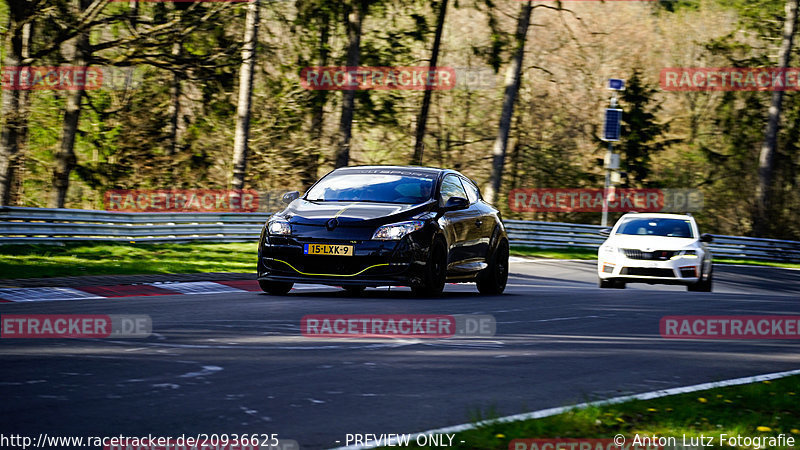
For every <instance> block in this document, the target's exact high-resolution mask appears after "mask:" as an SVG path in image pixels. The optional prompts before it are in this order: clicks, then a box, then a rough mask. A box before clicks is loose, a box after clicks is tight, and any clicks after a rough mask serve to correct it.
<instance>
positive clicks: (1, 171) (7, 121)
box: [0, 0, 39, 205]
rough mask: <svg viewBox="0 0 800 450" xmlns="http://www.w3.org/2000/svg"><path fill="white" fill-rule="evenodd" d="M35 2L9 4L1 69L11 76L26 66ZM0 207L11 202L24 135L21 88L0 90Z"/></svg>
mask: <svg viewBox="0 0 800 450" xmlns="http://www.w3.org/2000/svg"><path fill="white" fill-rule="evenodd" d="M38 3H39V2H38V1H31V0H19V1H13V2H10V3H9V20H8V32H7V35H6V42H5V48H6V56H5V61H3V66H5V67H15V68H16V69H14V71H15V74H14V75H15V76H17V77H18V76H19V74H21V73H23V72H24V71H25V70H26V69H25V68H26V67H28V66H29V63H27V62H26V61H25V60H26V59H27V58H28V57H30V46H31V43H32V36H33V24H32V22H31V17H32V15H33V14H34V13H35V11H36V8H37V5H38ZM0 96H2V100H0V205H7V204H9V203H10V202H11V201H12V200H13V198H12V197H13V191H14V185H15V184H16V183H18V182H19V180H17V179H16V178H17V176H16V175H15V174H17V167H18V164H19V159H20V156H21V154H22V148H23V147H24V145H25V141H26V138H27V134H28V112H29V108H30V102H29V99H30V95H29V92H28V91H27V90H23V89H13V88H12V89H8V90H6V89H4V90H2V91H1V92H0Z"/></svg>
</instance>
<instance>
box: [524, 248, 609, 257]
mask: <svg viewBox="0 0 800 450" xmlns="http://www.w3.org/2000/svg"><path fill="white" fill-rule="evenodd" d="M510 253H511V255H513V256H530V257H533V258H548V259H597V250H592V249H586V248H572V247H570V248H538V247H517V246H514V247H511V250H510Z"/></svg>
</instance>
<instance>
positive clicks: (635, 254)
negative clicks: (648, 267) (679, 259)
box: [622, 248, 678, 261]
mask: <svg viewBox="0 0 800 450" xmlns="http://www.w3.org/2000/svg"><path fill="white" fill-rule="evenodd" d="M622 250H623V251H624V252H625V256H626V257H628V258H630V259H644V260H649V261H667V260H669V259H671V258H672V257H673V256H675V255H676V254H677V253H678V252H676V251H673V250H655V251H652V252H643V251H641V250H639V249H636V248H623V249H622Z"/></svg>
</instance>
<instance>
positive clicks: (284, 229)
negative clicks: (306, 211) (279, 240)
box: [267, 219, 292, 236]
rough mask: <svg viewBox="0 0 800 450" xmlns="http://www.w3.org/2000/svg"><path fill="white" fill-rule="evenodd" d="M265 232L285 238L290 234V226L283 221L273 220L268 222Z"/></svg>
mask: <svg viewBox="0 0 800 450" xmlns="http://www.w3.org/2000/svg"><path fill="white" fill-rule="evenodd" d="M267 231H269V234H277V235H282V236H286V235H289V234H292V226H291V225H290V224H289V222H288V221H286V220H284V219H275V220H271V221H269V223H268V224H267Z"/></svg>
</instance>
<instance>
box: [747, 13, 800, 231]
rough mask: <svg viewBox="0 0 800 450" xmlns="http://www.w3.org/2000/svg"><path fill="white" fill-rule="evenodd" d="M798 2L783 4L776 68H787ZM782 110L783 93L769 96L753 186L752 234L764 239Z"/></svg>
mask: <svg viewBox="0 0 800 450" xmlns="http://www.w3.org/2000/svg"><path fill="white" fill-rule="evenodd" d="M798 2H800V0H786V22H785V24H784V29H783V41H782V42H781V49H780V54H779V55H778V68H779V69H786V68H787V67H789V60H790V59H791V54H792V45H793V42H794V34H795V32H796V30H797V8H798ZM782 107H783V91H779V90H776V91H775V92H773V93H772V102H771V103H770V107H769V119H768V121H767V130H766V133H765V137H764V144H763V145H762V146H761V154H760V155H759V158H758V184H757V185H756V205H755V206H756V207H755V214H754V216H755V217H753V233H754V234H755V235H756V236H765V235H767V234H768V233H769V232H770V231H771V228H772V227H771V226H770V224H771V221H770V218H769V216H770V210H771V204H770V203H771V200H772V177H773V172H774V170H775V152H776V151H777V146H778V131H779V129H780V118H781V109H782Z"/></svg>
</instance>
